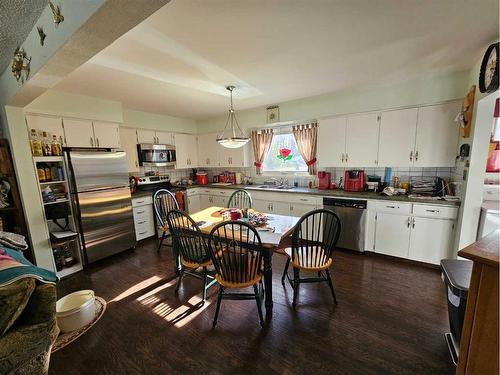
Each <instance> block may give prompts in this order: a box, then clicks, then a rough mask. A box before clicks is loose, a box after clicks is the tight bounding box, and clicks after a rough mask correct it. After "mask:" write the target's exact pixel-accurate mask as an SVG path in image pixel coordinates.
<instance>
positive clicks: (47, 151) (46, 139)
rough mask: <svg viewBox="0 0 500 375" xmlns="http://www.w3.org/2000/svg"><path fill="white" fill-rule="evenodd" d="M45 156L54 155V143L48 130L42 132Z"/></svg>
mask: <svg viewBox="0 0 500 375" xmlns="http://www.w3.org/2000/svg"><path fill="white" fill-rule="evenodd" d="M42 146H43V156H52V144H51V142H50V139H49V136H48V134H47V132H42Z"/></svg>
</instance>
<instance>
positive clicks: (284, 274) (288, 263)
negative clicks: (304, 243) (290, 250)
mask: <svg viewBox="0 0 500 375" xmlns="http://www.w3.org/2000/svg"><path fill="white" fill-rule="evenodd" d="M289 266H290V258H287V259H286V264H285V269H284V271H283V276H281V283H282V284H283V283H284V282H285V277H286V274H287V272H288V267H289Z"/></svg>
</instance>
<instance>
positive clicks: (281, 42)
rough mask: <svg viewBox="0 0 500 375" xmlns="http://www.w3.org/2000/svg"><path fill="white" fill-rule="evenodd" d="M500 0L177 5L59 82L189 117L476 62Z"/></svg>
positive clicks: (196, 1) (195, 1)
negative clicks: (231, 102)
mask: <svg viewBox="0 0 500 375" xmlns="http://www.w3.org/2000/svg"><path fill="white" fill-rule="evenodd" d="M498 6H499V5H498V0H480V1H478V0H476V1H471V0H439V1H437V0H405V1H401V0H377V1H374V0H343V1H341V0H337V1H335V0H330V1H327V0H239V1H234V0H211V1H207V0H182V1H181V0H173V1H172V2H171V3H169V4H167V5H166V6H164V7H163V8H162V9H160V10H159V11H158V12H156V13H155V14H153V15H152V16H151V17H149V18H148V19H147V20H145V21H144V22H143V23H142V24H140V25H138V26H137V27H136V28H134V29H132V30H130V31H129V32H128V33H127V34H125V35H124V36H122V37H121V38H119V39H118V40H117V41H116V42H114V43H113V44H112V45H110V46H109V47H107V48H106V49H105V50H103V51H102V52H100V53H99V54H98V55H96V56H95V57H94V58H92V59H91V60H90V61H89V62H87V63H86V64H84V65H83V66H81V67H80V68H78V69H77V70H76V71H74V72H73V73H71V74H70V75H69V76H68V77H67V78H65V79H64V80H63V81H62V82H61V83H60V84H58V85H57V86H56V87H55V88H56V89H60V90H64V91H70V92H74V93H80V94H84V95H91V96H97V97H104V98H108V99H114V100H118V101H121V102H123V103H124V105H125V106H127V107H129V108H132V109H137V110H143V111H149V112H155V113H163V114H168V115H173V116H179V117H186V118H195V119H200V118H207V117H210V116H214V115H218V114H221V113H224V112H225V111H226V110H227V107H228V98H227V92H226V90H225V89H224V86H226V85H228V84H234V85H235V86H236V87H237V89H236V90H235V93H234V95H235V108H236V109H237V110H238V109H246V108H253V107H257V106H262V105H269V104H275V103H280V102H284V101H288V100H293V99H298V98H304V97H309V96H313V95H319V94H324V93H329V92H335V91H339V90H343V89H348V88H353V87H364V86H368V85H369V86H374V85H387V84H391V83H396V82H401V81H404V80H413V79H419V78H425V77H430V76H433V75H435V74H440V73H447V72H453V71H460V70H464V69H468V68H470V67H471V65H472V64H473V63H474V62H475V61H476V60H477V59H478V57H479V54H480V53H481V51H482V50H483V49H484V47H485V45H486V43H488V42H489V41H491V40H493V39H494V38H495V37H497V36H498V13H499V12H498Z"/></svg>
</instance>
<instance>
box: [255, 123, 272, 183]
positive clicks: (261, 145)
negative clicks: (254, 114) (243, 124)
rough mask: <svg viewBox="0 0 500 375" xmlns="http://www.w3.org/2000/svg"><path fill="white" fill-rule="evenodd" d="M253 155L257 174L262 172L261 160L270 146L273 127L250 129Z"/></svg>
mask: <svg viewBox="0 0 500 375" xmlns="http://www.w3.org/2000/svg"><path fill="white" fill-rule="evenodd" d="M251 138H252V145H253V155H254V157H255V163H254V165H255V169H256V171H257V174H262V162H263V161H264V157H265V156H266V154H267V152H268V151H269V147H271V141H272V140H273V129H262V130H252V135H251Z"/></svg>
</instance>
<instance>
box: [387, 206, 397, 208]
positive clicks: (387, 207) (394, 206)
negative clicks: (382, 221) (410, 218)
mask: <svg viewBox="0 0 500 375" xmlns="http://www.w3.org/2000/svg"><path fill="white" fill-rule="evenodd" d="M386 207H387V208H396V206H386Z"/></svg>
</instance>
